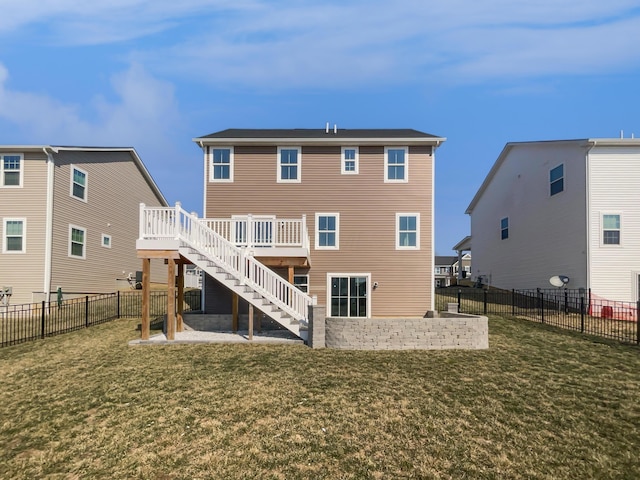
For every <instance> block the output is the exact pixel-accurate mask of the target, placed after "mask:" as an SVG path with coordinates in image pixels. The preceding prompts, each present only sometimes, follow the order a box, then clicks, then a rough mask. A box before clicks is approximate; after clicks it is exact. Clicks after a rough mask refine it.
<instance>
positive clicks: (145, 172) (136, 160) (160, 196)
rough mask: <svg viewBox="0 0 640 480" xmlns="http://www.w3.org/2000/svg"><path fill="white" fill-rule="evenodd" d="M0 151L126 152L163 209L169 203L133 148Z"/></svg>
mask: <svg viewBox="0 0 640 480" xmlns="http://www.w3.org/2000/svg"><path fill="white" fill-rule="evenodd" d="M0 150H2V151H7V150H11V151H21V152H36V151H41V152H44V153H45V154H47V155H48V154H50V153H53V154H57V153H58V152H61V151H76V152H127V153H129V155H131V158H132V160H133V163H134V164H135V165H136V167H138V170H139V171H140V173H141V174H142V176H143V177H144V179H145V180H146V182H147V183H148V184H149V187H150V188H151V190H152V191H153V193H154V194H155V196H156V197H157V198H158V200H159V201H160V203H161V204H162V205H163V206H165V207H168V206H169V203H167V199H166V198H164V195H163V194H162V192H161V191H160V188H159V187H158V185H157V184H156V182H155V180H154V179H153V177H152V176H151V174H150V173H149V170H147V167H146V166H145V165H144V163H143V162H142V159H141V158H140V156H139V155H138V152H136V150H135V148H133V147H72V146H61V145H0ZM47 150H48V151H47ZM51 158H52V159H53V161H54V162H55V157H54V156H52V157H51Z"/></svg>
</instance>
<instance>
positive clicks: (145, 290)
mask: <svg viewBox="0 0 640 480" xmlns="http://www.w3.org/2000/svg"><path fill="white" fill-rule="evenodd" d="M150 273H151V259H150V258H143V259H142V324H141V325H140V339H141V340H149V331H150V330H151V319H150V316H149V311H150V309H149V303H150V302H151V294H150V291H149V290H150Z"/></svg>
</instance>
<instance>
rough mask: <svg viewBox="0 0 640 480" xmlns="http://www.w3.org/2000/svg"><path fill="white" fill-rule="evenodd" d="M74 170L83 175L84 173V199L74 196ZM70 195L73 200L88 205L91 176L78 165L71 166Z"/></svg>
mask: <svg viewBox="0 0 640 480" xmlns="http://www.w3.org/2000/svg"><path fill="white" fill-rule="evenodd" d="M74 170H78V171H79V172H81V173H84V198H80V197H76V196H75V195H74V194H73V184H74V180H73V171H74ZM69 195H70V196H71V197H72V198H75V199H76V200H80V201H81V202H84V203H87V202H88V199H89V174H88V173H87V171H86V170H83V169H82V168H80V167H77V166H76V165H73V164H71V185H70V188H69Z"/></svg>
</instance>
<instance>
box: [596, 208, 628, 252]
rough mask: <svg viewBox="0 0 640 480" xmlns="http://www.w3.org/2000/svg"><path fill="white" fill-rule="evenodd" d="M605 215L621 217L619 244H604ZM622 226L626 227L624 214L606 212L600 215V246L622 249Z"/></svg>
mask: <svg viewBox="0 0 640 480" xmlns="http://www.w3.org/2000/svg"><path fill="white" fill-rule="evenodd" d="M605 215H618V216H619V217H620V228H619V229H618V232H620V242H619V243H604V216H605ZM622 225H624V223H623V217H622V212H611V211H606V212H602V213H600V232H599V235H600V246H601V247H604V248H620V247H621V246H622V243H623V235H622Z"/></svg>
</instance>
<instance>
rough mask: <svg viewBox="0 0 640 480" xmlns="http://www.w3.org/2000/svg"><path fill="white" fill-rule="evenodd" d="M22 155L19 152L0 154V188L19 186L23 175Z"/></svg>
mask: <svg viewBox="0 0 640 480" xmlns="http://www.w3.org/2000/svg"><path fill="white" fill-rule="evenodd" d="M23 172H24V157H23V156H22V155H20V154H8V153H4V154H0V188H3V187H7V188H20V187H22V181H23V180H22V179H23V176H24V173H23Z"/></svg>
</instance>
